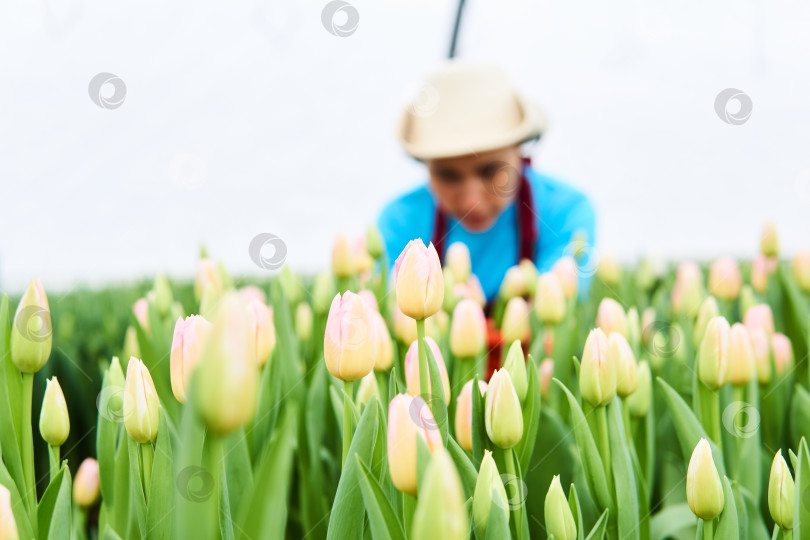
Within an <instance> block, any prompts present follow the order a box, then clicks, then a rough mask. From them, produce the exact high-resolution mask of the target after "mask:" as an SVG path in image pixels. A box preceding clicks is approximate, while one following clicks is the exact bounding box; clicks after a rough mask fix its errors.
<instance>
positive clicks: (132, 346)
mask: <svg viewBox="0 0 810 540" xmlns="http://www.w3.org/2000/svg"><path fill="white" fill-rule="evenodd" d="M121 356H122V357H123V358H132V357H133V356H134V357H135V358H140V357H141V347H140V345H139V344H138V332H137V330H135V327H134V326H129V327H127V331H126V333H125V334H124V347H123V352H122V354H121Z"/></svg>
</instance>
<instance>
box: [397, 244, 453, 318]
mask: <svg viewBox="0 0 810 540" xmlns="http://www.w3.org/2000/svg"><path fill="white" fill-rule="evenodd" d="M394 275H395V279H396V293H397V305H399V309H401V310H402V313H404V314H405V315H407V316H408V317H410V318H411V319H415V320H417V321H419V320H424V319H427V318H428V317H430V316H431V315H433V314H434V313H436V312H437V311H439V309H440V308H441V306H442V300H443V299H444V276H443V275H442V267H441V263H440V262H439V254H438V253H436V248H435V247H433V244H432V243H431V244H429V245H428V246H427V247H425V244H424V243H423V242H422V239H421V238H417V239H416V240H411V241H410V242H408V245H407V246H405V249H403V250H402V253H400V254H399V257H397V260H396V263H395V264H394Z"/></svg>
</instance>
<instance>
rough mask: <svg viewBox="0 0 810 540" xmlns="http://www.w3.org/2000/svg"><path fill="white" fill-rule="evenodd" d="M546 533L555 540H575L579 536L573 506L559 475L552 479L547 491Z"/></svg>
mask: <svg viewBox="0 0 810 540" xmlns="http://www.w3.org/2000/svg"><path fill="white" fill-rule="evenodd" d="M544 510H545V518H546V533H547V534H548V535H549V538H551V537H552V536H553V537H554V539H555V540H575V539H576V537H577V525H576V522H575V521H574V514H573V513H571V506H570V505H569V504H568V499H566V497H565V493H564V492H563V489H562V486H561V485H560V476H559V475H557V476H555V477H554V478H552V480H551V486H549V488H548V493H546V502H545V507H544Z"/></svg>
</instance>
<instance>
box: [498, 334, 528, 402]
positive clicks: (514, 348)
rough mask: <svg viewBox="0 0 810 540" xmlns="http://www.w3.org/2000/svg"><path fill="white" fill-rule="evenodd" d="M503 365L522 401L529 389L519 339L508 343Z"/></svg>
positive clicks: (524, 360) (524, 359)
mask: <svg viewBox="0 0 810 540" xmlns="http://www.w3.org/2000/svg"><path fill="white" fill-rule="evenodd" d="M503 367H504V369H505V370H506V371H508V372H509V376H510V377H511V378H512V384H513V385H514V386H515V392H516V393H517V396H518V399H519V400H520V402H521V403H523V401H524V400H525V399H526V393H527V392H528V391H529V376H528V374H527V373H526V358H524V356H523V348H522V347H521V345H520V341H519V340H515V341H514V342H512V345H510V347H509V351H507V353H506V360H504V363H503Z"/></svg>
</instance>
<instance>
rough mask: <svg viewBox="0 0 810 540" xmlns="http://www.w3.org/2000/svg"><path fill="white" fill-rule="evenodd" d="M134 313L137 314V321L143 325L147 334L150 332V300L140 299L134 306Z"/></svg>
mask: <svg viewBox="0 0 810 540" xmlns="http://www.w3.org/2000/svg"><path fill="white" fill-rule="evenodd" d="M132 312H133V313H134V314H135V320H137V321H138V324H139V325H141V328H143V329H144V331H145V332H149V300H147V299H146V298H139V299H138V300H136V301H135V303H134V304H133V305H132Z"/></svg>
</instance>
